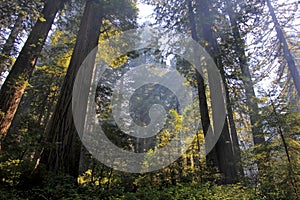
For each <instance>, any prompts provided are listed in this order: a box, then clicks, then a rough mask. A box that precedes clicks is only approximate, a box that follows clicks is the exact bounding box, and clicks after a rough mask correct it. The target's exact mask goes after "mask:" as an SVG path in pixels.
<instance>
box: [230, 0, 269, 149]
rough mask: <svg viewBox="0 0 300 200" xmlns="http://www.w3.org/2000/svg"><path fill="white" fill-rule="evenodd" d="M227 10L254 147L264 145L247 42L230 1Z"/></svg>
mask: <svg viewBox="0 0 300 200" xmlns="http://www.w3.org/2000/svg"><path fill="white" fill-rule="evenodd" d="M227 9H228V15H229V19H230V23H231V29H232V33H233V38H234V40H235V51H236V53H237V55H238V59H239V65H240V68H241V72H242V80H243V82H244V86H245V94H246V104H247V107H248V109H249V116H250V123H251V129H252V135H253V142H254V145H259V144H263V143H264V142H265V139H264V137H263V135H262V131H261V130H260V129H259V127H258V125H257V123H258V120H259V116H258V111H259V108H258V104H257V102H256V96H255V92H254V88H253V85H254V84H253V82H252V79H251V74H250V70H249V66H248V61H247V56H246V52H245V49H244V46H245V42H244V41H243V39H242V37H241V34H240V32H239V25H238V24H237V21H236V16H235V13H234V10H233V8H232V3H230V1H228V2H227Z"/></svg>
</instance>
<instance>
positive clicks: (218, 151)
mask: <svg viewBox="0 0 300 200" xmlns="http://www.w3.org/2000/svg"><path fill="white" fill-rule="evenodd" d="M188 8H189V20H190V25H191V27H192V29H191V30H192V37H193V39H194V40H196V41H198V42H200V41H199V39H198V37H197V29H196V27H195V26H196V22H195V18H194V14H193V13H194V11H193V7H192V3H191V0H188ZM197 9H199V10H198V12H199V13H197V14H198V15H199V17H200V20H201V22H202V23H201V26H200V28H201V30H202V32H201V34H200V35H201V38H202V39H203V40H204V41H205V43H206V44H207V45H205V46H204V47H205V49H206V50H207V51H208V53H209V54H210V55H211V56H212V58H213V59H214V61H215V63H216V65H217V66H218V68H219V69H221V68H222V63H221V62H220V59H219V58H218V55H219V54H218V53H219V52H218V49H217V45H216V41H215V39H214V36H213V31H212V22H211V20H212V16H211V13H210V12H209V3H208V2H206V1H205V0H204V1H201V2H200V3H199V4H198V5H197ZM220 73H221V71H220ZM197 79H198V80H197V82H198V90H199V102H200V104H199V105H200V113H201V120H202V124H203V131H204V133H207V131H208V127H209V125H210V121H209V114H208V107H207V100H206V96H205V92H204V91H205V86H204V80H203V78H202V77H201V76H200V74H197ZM204 97H205V99H204ZM203 120H204V121H203ZM237 156H238V154H236V155H234V152H233V146H232V141H231V136H230V132H229V127H228V121H227V118H226V119H225V122H224V127H223V130H222V133H221V135H220V138H219V140H218V142H217V144H216V145H215V147H214V148H213V149H212V151H211V152H210V153H209V154H208V155H207V161H208V165H211V166H213V167H215V166H217V168H218V170H219V171H220V172H221V173H222V175H223V176H224V179H223V182H224V183H235V182H237V181H238V177H239V174H238V169H241V167H237V166H238V165H240V164H241V163H240V162H239V161H240V157H237ZM210 163H211V164H210ZM211 166H209V167H211Z"/></svg>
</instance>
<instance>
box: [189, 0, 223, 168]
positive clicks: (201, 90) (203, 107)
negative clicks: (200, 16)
mask: <svg viewBox="0 0 300 200" xmlns="http://www.w3.org/2000/svg"><path fill="white" fill-rule="evenodd" d="M187 3H188V9H189V11H188V12H189V23H190V28H191V33H192V38H193V40H195V41H197V42H199V38H198V34H197V27H196V22H195V16H194V11H193V6H192V2H191V0H188V2H187ZM196 77H197V87H198V96H199V107H200V116H201V123H202V127H203V132H204V136H206V134H207V132H208V129H209V126H210V119H209V113H208V104H207V98H206V94H205V91H206V88H205V84H204V79H203V77H202V76H201V74H200V73H199V72H198V71H197V70H196ZM199 150H200V149H199ZM206 162H207V165H208V166H209V168H218V166H219V163H218V158H217V152H216V148H215V147H214V148H213V149H212V150H211V152H209V154H207V156H206Z"/></svg>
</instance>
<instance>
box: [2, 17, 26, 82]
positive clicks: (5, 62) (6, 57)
mask: <svg viewBox="0 0 300 200" xmlns="http://www.w3.org/2000/svg"><path fill="white" fill-rule="evenodd" d="M24 18H25V16H24V15H22V14H19V15H18V17H17V19H16V21H15V24H14V27H13V28H12V30H11V32H10V34H9V36H8V38H7V40H6V42H5V44H4V46H3V48H2V51H1V55H0V78H1V76H2V75H3V74H4V73H5V72H6V71H9V70H10V67H11V64H12V61H11V59H10V56H11V55H12V51H13V50H14V45H15V42H16V40H17V38H18V35H19V34H20V32H21V31H22V24H23V20H24Z"/></svg>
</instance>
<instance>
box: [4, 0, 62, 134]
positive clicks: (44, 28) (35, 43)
mask: <svg viewBox="0 0 300 200" xmlns="http://www.w3.org/2000/svg"><path fill="white" fill-rule="evenodd" d="M64 2H65V0H48V1H47V2H46V4H45V6H44V9H43V11H42V14H43V18H44V19H45V20H38V21H37V22H36V24H35V25H34V27H33V29H32V31H31V33H30V35H29V37H28V39H27V41H26V43H25V45H24V47H23V49H22V50H21V52H20V55H19V57H18V58H17V60H16V62H15V64H14V65H13V67H12V70H11V71H10V73H9V75H8V77H7V79H6V81H5V82H4V84H3V86H2V88H1V91H0V140H2V138H3V137H4V136H5V134H6V133H7V131H8V129H9V127H10V125H11V122H12V120H13V118H14V115H15V113H16V111H17V108H18V106H19V103H20V101H21V98H22V96H23V94H24V91H25V88H26V86H27V82H28V80H29V77H30V75H31V74H32V71H33V70H34V66H35V63H36V60H37V58H38V57H39V55H40V53H41V50H42V48H43V45H44V43H45V40H46V38H47V35H48V33H49V31H50V29H51V26H52V24H53V21H54V18H55V16H56V13H57V12H58V11H59V10H60V9H61V8H62V6H63V3H64Z"/></svg>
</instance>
